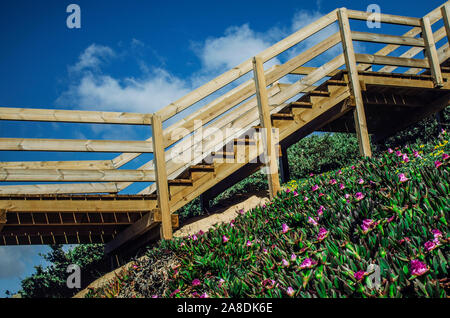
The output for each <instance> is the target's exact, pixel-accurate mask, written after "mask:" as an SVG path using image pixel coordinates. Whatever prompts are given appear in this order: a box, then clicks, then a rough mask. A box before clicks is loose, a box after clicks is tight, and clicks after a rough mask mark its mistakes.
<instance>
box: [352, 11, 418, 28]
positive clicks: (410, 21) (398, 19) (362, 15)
mask: <svg viewBox="0 0 450 318" xmlns="http://www.w3.org/2000/svg"><path fill="white" fill-rule="evenodd" d="M344 9H345V8H344ZM347 12H348V17H349V19H354V20H364V21H367V20H368V19H369V18H370V17H371V16H372V15H373V13H372V12H365V11H356V10H347ZM379 16H380V22H382V23H389V24H397V25H409V26H415V27H418V26H420V19H418V18H410V17H403V16H399V15H392V14H384V13H380V15H379Z"/></svg>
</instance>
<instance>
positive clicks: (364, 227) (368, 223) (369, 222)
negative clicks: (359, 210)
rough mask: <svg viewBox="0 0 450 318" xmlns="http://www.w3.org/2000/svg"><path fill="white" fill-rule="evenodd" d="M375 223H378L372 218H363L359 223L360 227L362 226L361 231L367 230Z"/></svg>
mask: <svg viewBox="0 0 450 318" xmlns="http://www.w3.org/2000/svg"><path fill="white" fill-rule="evenodd" d="M377 224H378V222H375V221H374V220H372V219H365V220H364V221H363V224H362V225H361V228H362V230H363V232H367V231H369V230H371V229H373V228H374V227H375V226H376V225H377Z"/></svg>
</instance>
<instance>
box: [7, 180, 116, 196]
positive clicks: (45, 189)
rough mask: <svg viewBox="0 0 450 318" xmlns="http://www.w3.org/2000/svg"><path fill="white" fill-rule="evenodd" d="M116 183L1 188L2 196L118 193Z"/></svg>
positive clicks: (10, 186) (31, 185)
mask: <svg viewBox="0 0 450 318" xmlns="http://www.w3.org/2000/svg"><path fill="white" fill-rule="evenodd" d="M117 192H119V190H118V188H117V185H116V183H113V182H109V183H74V184H27V185H9V186H0V194H46V193H55V194H68V193H117Z"/></svg>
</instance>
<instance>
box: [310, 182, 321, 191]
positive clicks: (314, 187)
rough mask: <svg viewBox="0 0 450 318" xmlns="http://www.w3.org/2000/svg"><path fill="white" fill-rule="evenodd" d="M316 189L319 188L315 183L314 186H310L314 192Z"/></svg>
mask: <svg viewBox="0 0 450 318" xmlns="http://www.w3.org/2000/svg"><path fill="white" fill-rule="evenodd" d="M317 189H319V186H318V185H317V184H316V185H314V186H313V187H312V188H311V191H312V192H314V191H316V190H317Z"/></svg>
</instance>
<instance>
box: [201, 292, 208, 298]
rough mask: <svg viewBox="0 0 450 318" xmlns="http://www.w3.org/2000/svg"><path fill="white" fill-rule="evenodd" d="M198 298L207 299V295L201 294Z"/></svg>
mask: <svg viewBox="0 0 450 318" xmlns="http://www.w3.org/2000/svg"><path fill="white" fill-rule="evenodd" d="M200 298H208V294H207V293H203V294H202V295H201V296H200Z"/></svg>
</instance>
